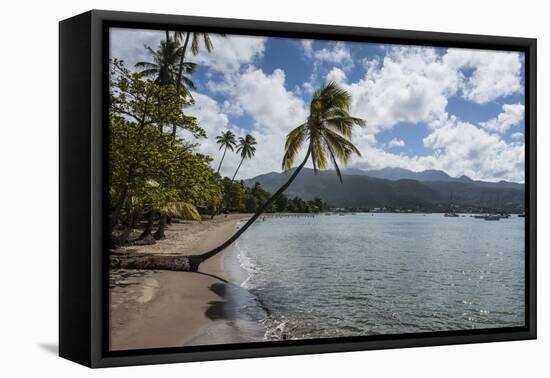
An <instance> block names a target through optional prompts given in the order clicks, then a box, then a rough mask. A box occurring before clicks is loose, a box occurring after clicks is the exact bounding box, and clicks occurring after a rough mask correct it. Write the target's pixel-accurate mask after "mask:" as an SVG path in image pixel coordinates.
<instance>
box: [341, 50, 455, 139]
mask: <svg viewBox="0 0 550 378" xmlns="http://www.w3.org/2000/svg"><path fill="white" fill-rule="evenodd" d="M344 87H345V88H346V89H347V90H348V91H349V92H350V93H351V95H352V106H351V109H352V112H353V114H354V115H355V116H358V117H361V118H364V119H366V120H367V122H368V129H369V130H370V131H371V132H374V133H377V132H380V131H382V130H385V129H389V128H392V127H393V126H394V125H396V124H397V123H399V122H410V123H419V122H423V123H428V122H431V121H433V120H436V119H439V118H445V117H446V107H447V103H448V100H447V98H448V97H449V96H450V95H452V94H454V93H456V90H457V88H458V76H457V75H456V73H455V74H454V75H453V74H451V73H449V70H448V69H447V67H445V66H444V65H443V64H442V62H441V58H440V57H439V56H438V55H437V53H436V52H435V50H434V49H430V48H395V49H392V50H391V51H388V52H387V55H386V56H385V57H384V59H383V61H382V62H381V63H380V64H378V63H377V61H376V60H374V61H372V62H371V63H369V65H368V70H367V73H366V75H365V77H364V78H363V79H361V80H359V81H357V82H355V83H351V84H348V85H344Z"/></svg>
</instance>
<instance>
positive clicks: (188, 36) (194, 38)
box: [172, 31, 225, 138]
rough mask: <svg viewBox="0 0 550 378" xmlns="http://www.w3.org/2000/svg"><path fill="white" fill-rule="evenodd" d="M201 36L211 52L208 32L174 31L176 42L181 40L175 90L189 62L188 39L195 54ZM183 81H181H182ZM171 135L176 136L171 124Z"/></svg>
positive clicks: (180, 83) (197, 51) (178, 86)
mask: <svg viewBox="0 0 550 378" xmlns="http://www.w3.org/2000/svg"><path fill="white" fill-rule="evenodd" d="M220 35H221V36H222V37H225V34H220ZM201 37H202V39H203V43H204V47H205V48H206V51H208V52H209V53H210V52H212V50H213V49H214V44H213V43H212V40H211V39H210V34H208V33H194V32H182V31H177V32H174V40H175V41H177V42H181V41H182V40H183V46H182V47H181V54H180V61H179V65H178V70H177V76H176V90H179V89H180V87H181V86H182V84H184V83H185V82H184V81H183V77H184V76H183V74H184V73H185V72H186V65H187V64H189V63H188V62H187V63H186V62H185V53H186V52H187V46H188V45H189V40H191V52H192V53H193V55H197V54H198V53H199V51H200V48H199V44H200V43H199V40H200V38H201ZM182 81H183V83H182ZM172 137H174V138H175V137H176V127H175V126H172Z"/></svg>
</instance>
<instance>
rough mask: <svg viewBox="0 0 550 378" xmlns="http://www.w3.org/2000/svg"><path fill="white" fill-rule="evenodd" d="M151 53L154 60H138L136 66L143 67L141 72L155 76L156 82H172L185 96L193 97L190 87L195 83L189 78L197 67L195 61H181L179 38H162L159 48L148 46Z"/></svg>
mask: <svg viewBox="0 0 550 378" xmlns="http://www.w3.org/2000/svg"><path fill="white" fill-rule="evenodd" d="M145 48H146V50H147V51H148V52H149V54H150V55H151V57H152V59H153V61H152V62H138V63H136V68H139V69H141V71H140V73H141V74H142V75H146V76H149V77H153V78H155V82H156V83H158V84H161V85H169V84H172V85H174V86H176V87H178V89H179V90H180V92H181V95H183V97H189V98H191V97H192V96H191V93H190V92H189V90H188V88H191V89H195V84H194V83H193V81H192V80H191V79H190V78H189V76H191V75H192V74H193V73H194V72H195V69H196V66H197V65H196V64H195V63H190V62H183V61H182V62H181V72H180V60H181V59H182V58H183V48H182V47H181V46H180V45H179V42H178V41H177V40H168V41H167V40H162V41H160V45H159V47H158V49H157V50H153V49H152V48H151V47H149V46H146V47H145Z"/></svg>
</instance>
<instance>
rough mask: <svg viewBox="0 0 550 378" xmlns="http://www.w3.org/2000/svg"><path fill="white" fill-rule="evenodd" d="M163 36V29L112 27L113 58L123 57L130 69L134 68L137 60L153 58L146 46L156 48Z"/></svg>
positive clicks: (111, 45)
mask: <svg viewBox="0 0 550 378" xmlns="http://www.w3.org/2000/svg"><path fill="white" fill-rule="evenodd" d="M162 38H164V32H161V31H154V30H142V29H123V28H112V29H111V32H110V34H109V41H110V49H111V58H117V59H121V60H123V61H124V63H125V65H126V67H127V68H128V69H134V66H135V64H136V63H137V62H140V61H150V60H151V56H150V55H149V52H147V50H145V48H144V46H150V47H151V48H153V49H155V47H156V46H158V44H159V43H160V40H161V39H162Z"/></svg>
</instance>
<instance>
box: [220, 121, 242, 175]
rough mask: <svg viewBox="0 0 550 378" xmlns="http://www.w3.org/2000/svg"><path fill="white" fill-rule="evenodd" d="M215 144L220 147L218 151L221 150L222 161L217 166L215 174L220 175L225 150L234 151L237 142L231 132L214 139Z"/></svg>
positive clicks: (228, 131)
mask: <svg viewBox="0 0 550 378" xmlns="http://www.w3.org/2000/svg"><path fill="white" fill-rule="evenodd" d="M216 143H217V144H219V145H220V151H221V150H222V149H223V155H222V159H221V160H220V164H219V165H218V170H217V171H216V173H220V168H221V167H222V163H223V159H224V158H225V153H226V152H227V150H231V151H234V148H235V146H236V145H237V141H236V140H235V134H233V132H232V131H231V130H227V131H226V132H223V133H221V134H220V135H218V136H217V137H216Z"/></svg>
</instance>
